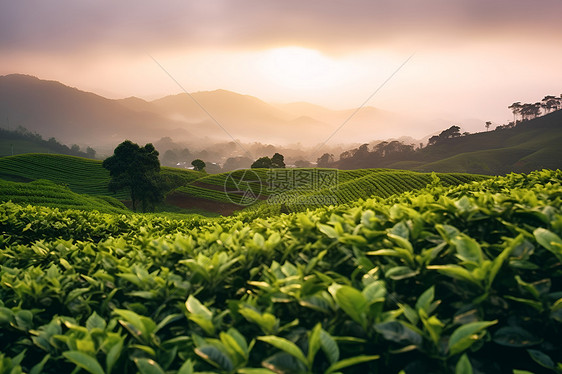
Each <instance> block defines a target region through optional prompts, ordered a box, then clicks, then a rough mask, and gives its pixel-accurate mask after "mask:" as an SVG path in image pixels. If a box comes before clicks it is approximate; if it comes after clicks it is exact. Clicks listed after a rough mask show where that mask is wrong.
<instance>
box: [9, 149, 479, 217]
mask: <svg viewBox="0 0 562 374" xmlns="http://www.w3.org/2000/svg"><path fill="white" fill-rule="evenodd" d="M247 172H250V173H255V178H253V179H256V181H257V182H256V183H253V184H251V186H252V188H253V189H254V190H255V192H256V195H258V194H259V195H260V196H261V199H262V200H263V199H265V198H267V197H268V196H269V195H270V194H271V191H269V186H268V183H269V180H270V178H269V177H268V173H269V170H267V169H255V170H251V171H244V170H242V171H236V172H234V174H231V173H221V174H214V175H207V174H203V173H198V172H193V171H188V170H182V169H173V168H162V174H163V175H164V177H165V178H166V179H168V181H171V182H172V183H171V184H174V185H182V184H184V185H185V187H180V188H178V189H176V190H175V193H176V195H175V196H174V197H175V199H174V200H173V201H172V202H173V203H174V205H177V206H178V207H181V208H189V209H195V210H193V212H197V213H201V212H205V211H211V212H218V213H221V212H223V213H226V214H228V213H230V211H231V210H238V209H242V208H243V207H242V206H238V205H234V204H231V203H232V201H238V199H239V198H240V196H241V195H236V194H234V195H232V194H231V195H230V197H231V199H232V201H231V200H229V199H228V198H227V196H226V195H225V193H224V186H225V183H226V185H227V187H228V188H229V189H230V190H231V191H233V190H235V189H236V188H235V186H234V184H233V183H234V182H233V181H235V180H237V178H240V176H241V175H242V174H243V173H247ZM276 172H279V173H284V172H286V173H295V175H296V173H313V174H314V173H320V172H322V170H321V169H319V170H315V169H285V170H278V171H276ZM231 175H232V176H234V179H232V178H230V179H229V176H231ZM252 175H254V174H252ZM439 177H440V178H441V179H442V181H443V182H444V183H445V184H447V185H452V184H458V183H462V182H466V181H470V180H477V179H480V178H481V177H478V176H452V175H446V174H443V175H439ZM0 178H2V179H6V180H11V181H16V182H29V181H33V180H38V179H47V180H50V181H52V182H54V183H55V184H59V185H63V186H68V188H69V189H70V190H71V191H73V192H75V193H80V194H88V195H102V196H113V197H116V198H118V199H121V200H126V199H127V198H128V196H127V194H126V193H125V192H121V193H118V194H116V195H112V194H111V193H110V192H109V191H108V190H107V184H108V182H109V173H108V172H107V170H105V169H104V168H103V167H102V166H101V161H98V160H90V159H84V158H80V157H73V156H65V155H53V154H26V155H18V156H12V157H4V158H0ZM430 182H431V176H430V175H429V174H423V173H415V172H409V171H403V170H391V169H360V170H342V171H339V172H338V184H337V187H336V188H328V189H318V190H312V191H311V189H310V188H309V189H304V190H299V191H291V192H290V194H291V195H293V196H295V195H298V196H305V197H310V196H315V195H319V194H320V195H323V196H328V197H335V198H336V199H337V202H338V203H347V202H350V201H353V200H356V199H358V198H367V197H371V196H380V197H386V196H390V195H392V194H395V193H400V192H404V191H410V190H413V189H416V188H420V187H424V186H425V185H427V184H428V183H430ZM289 190H290V188H289ZM284 191H285V190H283V192H284ZM276 192H279V191H276ZM178 194H179V197H180V198H183V200H185V201H183V202H182V201H180V204H177V203H178ZM180 200H181V199H180ZM313 200H314V199H313ZM18 202H21V203H25V201H24V200H22V199H21V198H20V199H18ZM29 202H32V201H31V200H30V201H29ZM309 202H310V201H309ZM184 203H185V204H184ZM199 203H201V204H199ZM53 204H54V205H56V203H55V202H53ZM213 204H215V205H217V206H216V207H215V206H214V205H213ZM225 204H226V205H229V206H226V205H225ZM300 204H301V205H302V206H300V208H302V207H304V206H305V205H307V203H305V202H303V201H301V203H300ZM314 204H315V203H313V205H314ZM54 205H51V206H54ZM230 205H232V206H230ZM215 208H216V209H215ZM227 208H232V209H227ZM293 208H294V209H297V208H299V207H297V206H295V207H293ZM225 209H226V210H225ZM164 210H168V209H164ZM297 210H298V209H297ZM178 212H179V211H178ZM182 212H186V211H182Z"/></svg>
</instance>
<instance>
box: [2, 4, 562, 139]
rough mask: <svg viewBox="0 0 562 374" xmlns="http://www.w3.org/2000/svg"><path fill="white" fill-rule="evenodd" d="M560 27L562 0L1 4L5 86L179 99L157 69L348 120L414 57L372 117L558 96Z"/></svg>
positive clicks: (451, 112) (196, 85)
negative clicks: (346, 111)
mask: <svg viewBox="0 0 562 374" xmlns="http://www.w3.org/2000/svg"><path fill="white" fill-rule="evenodd" d="M561 17H562V0H424V1H422V0H371V1H367V0H353V1H349V0H346V1H343V0H340V1H335V0H313V1H304V0H298V1H294V0H282V1H274V0H254V1H250V0H240V1H236V0H232V1H225V0H223V1H218V0H205V1H185V0H181V1H180V0H177V1H166V2H156V1H150V2H149V1H138V0H135V1H133V0H129V1H118V2H117V1H100V0H82V1H56V0H53V1H44V0H41V1H39V0H38V1H26V0H19V1H8V0H0V56H1V58H0V74H1V75H4V74H10V73H26V74H31V75H35V76H38V77H39V78H43V79H53V80H59V81H61V82H63V83H65V84H68V85H71V86H76V87H78V88H80V89H84V90H87V91H93V92H96V93H99V94H101V95H104V96H107V97H111V98H121V97H127V96H131V95H135V96H140V97H143V98H147V99H153V98H157V97H159V96H163V95H167V94H175V93H179V92H180V88H179V87H178V86H177V85H176V83H175V82H174V81H173V80H172V79H170V77H168V76H167V75H166V73H165V72H163V71H162V69H161V68H160V67H159V66H158V64H156V63H155V62H154V61H153V59H152V58H154V59H155V60H156V61H158V62H159V63H160V64H161V65H162V66H163V67H164V68H165V69H166V70H167V71H168V72H169V73H170V74H171V75H172V76H173V77H174V78H175V79H176V80H177V81H178V82H180V83H181V84H182V85H183V86H184V87H185V89H187V90H188V91H199V90H214V89H219V88H222V89H228V90H232V91H236V92H240V93H244V94H249V95H254V96H257V97H259V98H261V99H263V100H265V101H269V102H292V101H308V102H311V103H315V104H320V105H324V106H328V107H333V108H347V107H356V106H359V105H360V104H362V103H363V102H364V101H365V99H367V98H368V97H369V96H370V95H371V94H372V93H373V92H374V91H375V89H377V88H378V87H379V86H380V85H381V84H382V83H383V82H384V81H385V80H386V79H387V78H388V77H389V76H390V75H391V74H393V73H394V72H395V71H396V69H398V67H399V66H400V65H401V64H402V63H403V62H404V61H406V59H408V57H409V56H411V55H412V54H413V57H412V58H411V59H410V60H409V61H408V63H406V64H405V65H404V66H403V67H402V69H400V71H398V72H397V73H396V74H395V75H394V76H393V78H392V79H390V80H389V81H388V83H387V84H386V85H385V86H384V87H383V88H382V89H381V90H380V91H379V92H378V93H377V94H376V95H375V96H374V97H373V98H372V100H370V101H369V103H368V104H369V105H372V106H375V107H379V108H383V109H386V110H389V111H396V112H401V113H406V114H409V115H412V116H438V117H439V116H440V117H447V118H448V119H451V120H455V121H462V120H464V119H468V118H478V119H482V120H492V121H494V122H497V123H502V122H505V121H507V120H508V119H509V118H510V113H509V111H508V110H507V108H506V107H507V106H508V105H509V104H511V103H512V102H514V101H522V102H531V101H532V102H535V101H539V100H540V99H542V97H543V96H545V95H547V94H554V95H560V94H561V93H562V26H560V23H561V22H560V19H561ZM151 56H152V57H151ZM428 130H432V129H428ZM467 130H471V131H475V130H477V129H467ZM478 130H481V129H478Z"/></svg>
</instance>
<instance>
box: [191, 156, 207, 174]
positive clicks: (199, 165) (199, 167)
mask: <svg viewBox="0 0 562 374" xmlns="http://www.w3.org/2000/svg"><path fill="white" fill-rule="evenodd" d="M191 165H193V170H195V171H205V166H207V165H206V164H205V162H204V161H203V160H201V159H199V158H198V159H195V160H193V161H191Z"/></svg>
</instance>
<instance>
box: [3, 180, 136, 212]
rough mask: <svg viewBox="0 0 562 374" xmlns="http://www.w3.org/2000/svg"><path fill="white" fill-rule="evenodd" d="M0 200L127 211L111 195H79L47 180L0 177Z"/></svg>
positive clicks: (63, 207) (53, 206)
mask: <svg viewBox="0 0 562 374" xmlns="http://www.w3.org/2000/svg"><path fill="white" fill-rule="evenodd" d="M0 201H4V202H8V201H10V202H13V203H16V204H33V205H41V206H48V207H52V208H59V209H80V210H97V211H100V212H104V213H125V212H127V211H128V210H127V208H126V207H125V205H123V203H121V202H120V201H119V200H117V199H115V198H113V197H109V196H89V195H79V194H77V193H74V192H72V191H70V190H69V189H68V187H66V186H61V185H57V184H55V183H53V182H51V181H47V180H37V181H34V182H29V183H18V182H8V181H4V180H1V179H0Z"/></svg>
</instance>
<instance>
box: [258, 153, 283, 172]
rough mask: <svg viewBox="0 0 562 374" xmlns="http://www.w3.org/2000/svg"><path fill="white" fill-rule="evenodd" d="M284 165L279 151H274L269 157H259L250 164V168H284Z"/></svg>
mask: <svg viewBox="0 0 562 374" xmlns="http://www.w3.org/2000/svg"><path fill="white" fill-rule="evenodd" d="M284 167H285V157H284V156H283V155H282V154H280V153H275V154H274V155H273V157H271V158H269V157H267V156H265V157H260V158H258V159H257V160H256V161H254V163H253V164H252V165H251V168H252V169H259V168H264V169H269V168H276V169H277V168H284Z"/></svg>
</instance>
